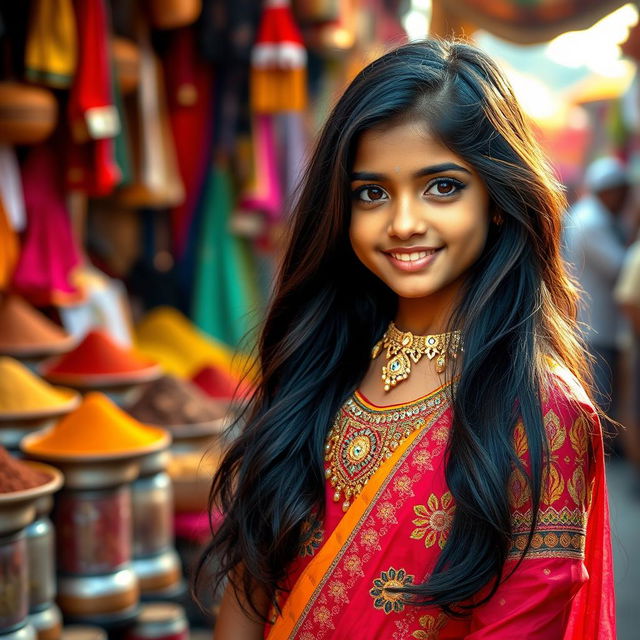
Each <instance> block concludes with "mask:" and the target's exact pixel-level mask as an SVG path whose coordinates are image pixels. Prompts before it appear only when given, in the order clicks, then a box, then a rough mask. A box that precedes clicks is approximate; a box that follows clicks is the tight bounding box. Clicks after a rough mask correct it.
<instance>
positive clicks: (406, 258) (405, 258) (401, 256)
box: [391, 249, 435, 262]
mask: <svg viewBox="0 0 640 640" xmlns="http://www.w3.org/2000/svg"><path fill="white" fill-rule="evenodd" d="M434 253H435V249H433V250H431V251H414V252H413V253H391V256H392V257H393V258H395V259H396V260H400V262H412V261H414V260H420V259H421V258H426V257H427V256H428V255H431V254H434Z"/></svg>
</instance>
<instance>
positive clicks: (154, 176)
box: [117, 19, 184, 208]
mask: <svg viewBox="0 0 640 640" xmlns="http://www.w3.org/2000/svg"><path fill="white" fill-rule="evenodd" d="M138 45H139V47H140V84H139V86H138V91H137V94H136V96H135V97H136V98H137V99H136V101H135V102H129V103H128V105H127V106H128V111H127V116H128V119H127V122H128V125H129V126H130V128H131V138H132V141H133V143H132V148H133V155H134V161H133V162H134V179H133V181H132V183H131V184H130V185H129V186H127V187H125V188H124V189H120V190H118V193H117V197H118V200H119V202H121V203H122V204H125V205H127V206H131V207H154V208H157V207H172V206H175V205H177V204H179V203H181V202H183V200H184V185H183V183H182V180H181V178H180V174H179V171H178V166H177V160H176V150H175V143H174V140H173V134H172V132H171V128H170V124H169V114H168V111H167V104H166V96H165V89H164V81H163V77H162V69H161V67H160V63H159V61H158V58H157V56H156V54H155V52H154V51H153V47H152V46H151V38H150V34H149V28H148V26H147V24H146V23H144V22H143V21H142V20H141V19H140V20H139V21H138Z"/></svg>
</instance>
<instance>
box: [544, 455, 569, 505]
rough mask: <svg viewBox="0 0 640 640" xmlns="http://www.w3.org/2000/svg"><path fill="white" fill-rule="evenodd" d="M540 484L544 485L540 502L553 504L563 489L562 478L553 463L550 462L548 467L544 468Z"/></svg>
mask: <svg viewBox="0 0 640 640" xmlns="http://www.w3.org/2000/svg"><path fill="white" fill-rule="evenodd" d="M542 486H543V487H544V491H543V493H542V502H544V503H545V504H553V503H554V502H555V501H556V500H558V499H559V498H560V496H561V495H562V492H563V491H564V479H563V477H562V476H561V475H560V472H559V471H558V467H557V466H556V465H555V464H553V463H551V464H550V465H549V466H548V467H545V468H544V471H543V474H542Z"/></svg>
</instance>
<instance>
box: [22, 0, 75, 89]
mask: <svg viewBox="0 0 640 640" xmlns="http://www.w3.org/2000/svg"><path fill="white" fill-rule="evenodd" d="M77 59H78V43H77V34H76V20H75V15H74V11H73V0H32V1H31V15H30V22H29V32H28V35H27V43H26V50H25V66H26V75H27V78H28V79H29V80H33V81H34V82H41V83H43V84H46V85H48V86H50V87H60V88H64V87H68V86H70V85H71V82H72V80H73V75H74V73H75V70H76V64H77Z"/></svg>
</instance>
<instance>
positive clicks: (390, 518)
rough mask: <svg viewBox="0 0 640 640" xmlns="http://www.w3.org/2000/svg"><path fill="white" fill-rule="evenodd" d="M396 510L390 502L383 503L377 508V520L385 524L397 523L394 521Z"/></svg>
mask: <svg viewBox="0 0 640 640" xmlns="http://www.w3.org/2000/svg"><path fill="white" fill-rule="evenodd" d="M395 514H396V508H395V507H394V506H393V505H392V504H391V503H390V502H383V503H382V504H381V505H380V506H379V507H378V518H380V520H382V521H383V522H384V523H385V524H389V523H393V524H395V523H396V522H397V520H396V515H395Z"/></svg>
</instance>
